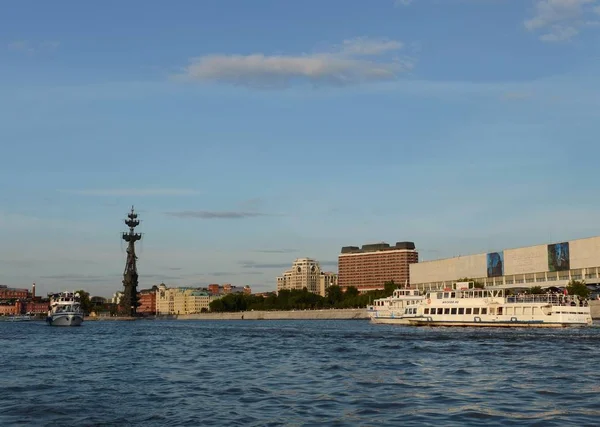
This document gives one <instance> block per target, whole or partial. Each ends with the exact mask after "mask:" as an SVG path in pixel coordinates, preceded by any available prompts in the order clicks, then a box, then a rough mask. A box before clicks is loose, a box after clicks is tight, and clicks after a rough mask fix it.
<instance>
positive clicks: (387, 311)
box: [367, 288, 425, 325]
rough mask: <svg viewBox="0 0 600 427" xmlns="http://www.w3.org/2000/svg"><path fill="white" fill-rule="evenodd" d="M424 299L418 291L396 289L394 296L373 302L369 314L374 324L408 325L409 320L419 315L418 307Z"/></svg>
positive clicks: (368, 308) (369, 307) (368, 309)
mask: <svg viewBox="0 0 600 427" xmlns="http://www.w3.org/2000/svg"><path fill="white" fill-rule="evenodd" d="M424 299H425V296H424V295H423V294H421V293H420V292H419V290H417V289H409V288H404V289H395V290H394V292H393V293H392V296H389V297H386V298H379V299H376V300H375V301H373V305H370V306H368V307H367V313H369V317H370V318H371V322H373V323H385V324H395V325H408V324H409V322H408V319H409V318H410V317H414V316H416V315H417V305H418V304H419V303H420V302H422V301H423V300H424Z"/></svg>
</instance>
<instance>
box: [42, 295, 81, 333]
mask: <svg viewBox="0 0 600 427" xmlns="http://www.w3.org/2000/svg"><path fill="white" fill-rule="evenodd" d="M83 315H84V314H83V311H82V310H81V300H80V297H79V294H78V293H74V292H60V293H58V294H51V295H50V311H49V312H48V318H47V319H46V321H47V322H48V323H49V324H50V325H51V326H80V325H81V323H82V322H83Z"/></svg>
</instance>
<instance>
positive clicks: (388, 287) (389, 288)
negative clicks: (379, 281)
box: [383, 280, 397, 296]
mask: <svg viewBox="0 0 600 427" xmlns="http://www.w3.org/2000/svg"><path fill="white" fill-rule="evenodd" d="M383 287H384V289H385V294H386V296H390V295H392V294H393V293H394V290H395V289H396V287H397V286H396V284H395V283H394V281H393V280H390V281H389V282H385V283H384V284H383Z"/></svg>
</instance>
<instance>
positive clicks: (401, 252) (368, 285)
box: [338, 242, 419, 292]
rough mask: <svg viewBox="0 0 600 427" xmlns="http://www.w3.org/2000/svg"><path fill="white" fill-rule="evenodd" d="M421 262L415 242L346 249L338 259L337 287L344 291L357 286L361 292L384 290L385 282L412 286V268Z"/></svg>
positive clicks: (343, 249)
mask: <svg viewBox="0 0 600 427" xmlns="http://www.w3.org/2000/svg"><path fill="white" fill-rule="evenodd" d="M416 262H419V253H418V252H417V251H416V249H415V244H414V243H413V242H397V243H396V245H395V246H390V245H389V244H388V243H385V242H382V243H375V244H367V245H363V246H362V248H359V247H358V246H345V247H343V248H342V252H341V253H340V255H339V257H338V276H339V277H338V283H339V286H340V287H342V288H347V287H348V286H354V287H356V288H358V290H359V291H360V292H366V291H371V290H375V289H383V288H384V285H385V283H386V282H389V281H392V280H393V281H394V283H396V284H398V285H404V284H406V283H410V269H409V265H411V264H413V263H416Z"/></svg>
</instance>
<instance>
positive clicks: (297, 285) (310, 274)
mask: <svg viewBox="0 0 600 427" xmlns="http://www.w3.org/2000/svg"><path fill="white" fill-rule="evenodd" d="M321 273H322V271H321V266H320V265H319V263H318V262H317V261H315V260H314V259H311V258H298V259H296V261H294V262H293V264H292V268H291V269H290V270H287V271H286V272H285V273H283V275H282V276H279V277H277V292H279V291H281V290H283V289H289V290H292V289H296V290H302V289H303V288H306V289H308V291H309V292H312V293H313V294H320V291H321V276H322V274H321ZM329 282H330V281H327V283H329Z"/></svg>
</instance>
